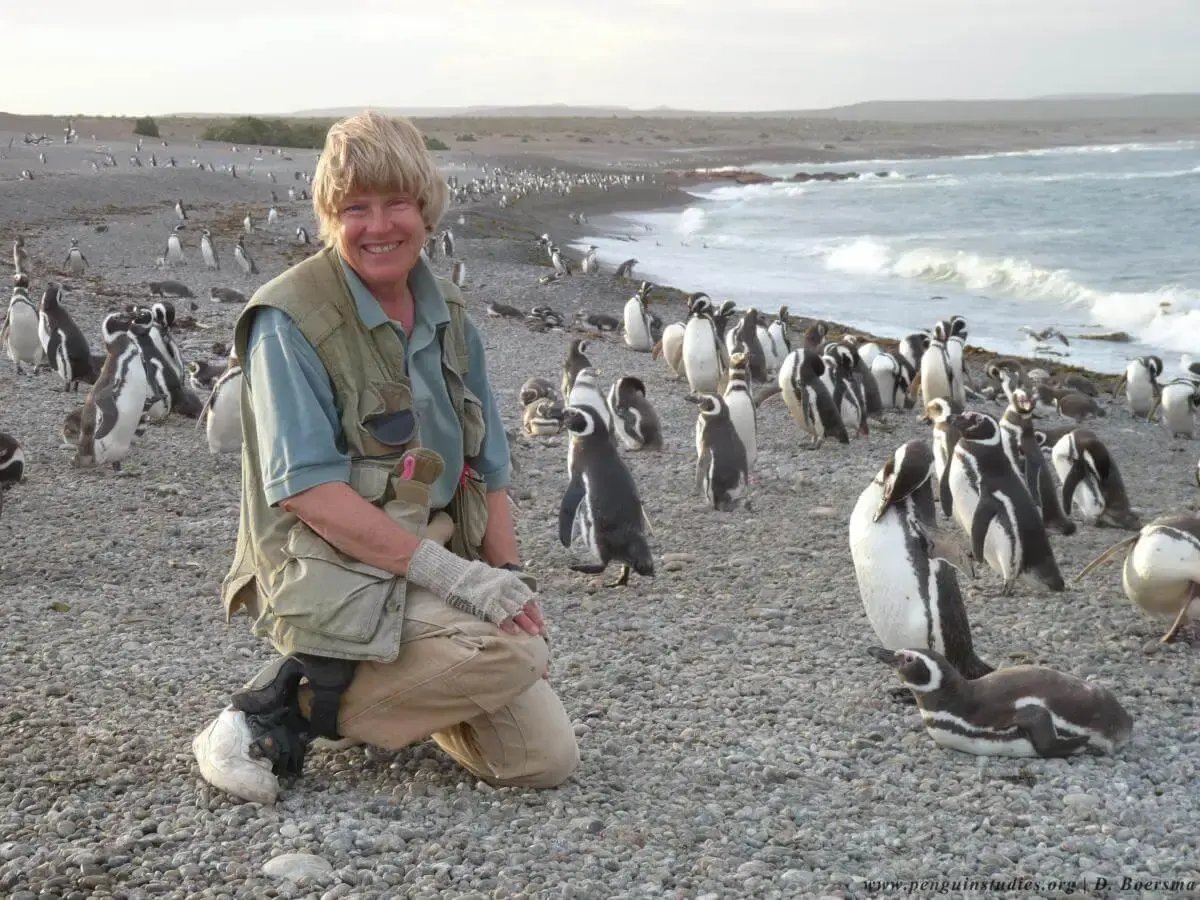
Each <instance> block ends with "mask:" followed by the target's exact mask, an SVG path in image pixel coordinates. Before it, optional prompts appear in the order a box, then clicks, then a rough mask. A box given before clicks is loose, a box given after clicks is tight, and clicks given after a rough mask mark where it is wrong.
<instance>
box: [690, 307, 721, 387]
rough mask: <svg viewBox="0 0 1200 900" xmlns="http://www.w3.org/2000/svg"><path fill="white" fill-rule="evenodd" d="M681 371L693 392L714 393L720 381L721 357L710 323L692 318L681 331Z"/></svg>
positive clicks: (702, 319)
mask: <svg viewBox="0 0 1200 900" xmlns="http://www.w3.org/2000/svg"><path fill="white" fill-rule="evenodd" d="M683 371H684V374H686V376H687V380H688V387H689V388H691V390H692V392H693V393H696V392H704V393H708V394H715V393H717V392H718V390H719V386H720V382H721V357H720V355H719V354H718V350H717V338H716V333H715V332H714V330H713V326H712V323H711V322H709V321H708V320H707V319H704V318H699V317H698V318H693V319H692V320H691V321H690V322H688V323H687V327H686V328H685V329H684V333H683Z"/></svg>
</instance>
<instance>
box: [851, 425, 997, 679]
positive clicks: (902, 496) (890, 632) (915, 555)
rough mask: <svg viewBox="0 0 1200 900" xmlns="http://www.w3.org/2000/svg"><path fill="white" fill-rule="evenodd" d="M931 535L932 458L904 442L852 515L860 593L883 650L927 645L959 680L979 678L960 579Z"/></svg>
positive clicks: (922, 447)
mask: <svg viewBox="0 0 1200 900" xmlns="http://www.w3.org/2000/svg"><path fill="white" fill-rule="evenodd" d="M933 534H934V523H933V452H932V450H931V449H930V446H929V444H928V443H927V442H926V441H909V442H908V443H907V444H903V445H902V446H900V447H898V448H897V449H896V451H895V452H894V453H893V454H892V455H891V456H889V457H888V460H887V462H886V463H884V466H883V468H882V469H880V470H879V472H878V474H876V476H875V478H874V479H873V480H872V481H871V483H870V484H869V485H867V488H866V490H864V491H863V492H862V494H860V495H859V498H858V503H857V504H855V506H854V511H853V512H852V513H851V514H850V555H851V557H852V558H853V559H854V573H855V575H856V576H857V578H858V591H859V594H860V595H861V596H862V602H863V608H864V609H865V610H866V613H867V618H868V619H869V620H870V622H871V627H872V628H874V629H875V634H876V636H877V637H878V638H879V640H880V641H882V642H883V645H884V646H885V647H887V648H888V649H890V650H902V649H904V648H905V647H926V648H928V649H930V650H935V651H937V652H938V653H942V654H944V655H945V656H946V657H947V658H948V659H949V660H950V663H951V665H953V666H954V668H955V669H957V670H958V671H959V672H960V673H961V674H962V675H963V677H964V678H978V677H980V676H981V675H986V674H987V673H988V672H990V671H992V667H991V666H989V665H988V664H987V663H985V662H983V660H981V659H980V658H979V657H978V656H976V655H975V649H974V646H973V645H972V643H971V628H970V625H969V624H968V623H967V610H966V606H965V605H964V604H963V598H962V591H961V590H960V588H959V585H958V573H957V571H956V570H955V568H954V566H952V565H951V564H950V563H948V562H947V561H946V560H945V559H943V558H941V557H940V556H939V554H938V552H937V550H936V549H935V547H934V542H933V537H932V536H933Z"/></svg>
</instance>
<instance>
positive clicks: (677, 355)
mask: <svg viewBox="0 0 1200 900" xmlns="http://www.w3.org/2000/svg"><path fill="white" fill-rule="evenodd" d="M686 333H687V326H685V325H684V324H683V323H682V322H672V323H671V324H670V325H668V326H667V327H666V328H664V329H663V333H662V340H661V341H659V342H658V343H657V344H655V345H654V349H653V350H651V351H650V352H651V354H652V355H653V356H654V357H655V358H657V357H658V356H659V355H660V354H661V355H662V358H663V359H665V360H666V361H667V368H669V369H670V370H671V373H672V374H673V375H674V376H675V378H676V379H679V378H683V377H684V376H685V375H686V373H685V372H684V369H683V338H684V335H685V334H686Z"/></svg>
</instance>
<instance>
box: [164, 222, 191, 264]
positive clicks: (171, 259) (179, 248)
mask: <svg viewBox="0 0 1200 900" xmlns="http://www.w3.org/2000/svg"><path fill="white" fill-rule="evenodd" d="M181 228H183V226H182V225H176V226H175V227H174V228H173V229H171V234H170V235H169V236H168V237H167V250H166V252H165V253H164V254H163V258H164V259H166V261H167V262H168V263H171V264H175V263H178V264H179V265H186V264H187V257H185V256H184V255H183V242H182V241H181V240H180V239H179V230H180V229H181Z"/></svg>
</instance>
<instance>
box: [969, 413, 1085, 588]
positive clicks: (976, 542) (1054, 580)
mask: <svg viewBox="0 0 1200 900" xmlns="http://www.w3.org/2000/svg"><path fill="white" fill-rule="evenodd" d="M947 421H948V422H949V424H950V425H952V426H954V427H955V428H957V429H958V431H959V435H960V436H959V440H958V443H957V444H956V445H955V447H954V455H953V456H952V457H951V462H950V476H949V477H950V493H951V496H952V498H953V504H954V517H955V518H956V519H957V520H958V523H959V525H961V526H962V529H963V531H965V532H966V533H967V536H968V537H969V538H970V540H971V553H972V555H973V556H974V558H975V559H976V560H978V561H980V562H986V563H987V564H988V566H989V567H990V568H991V569H992V571H994V572H996V573H997V574H999V575H1000V577H1001V578H1003V579H1004V589H1003V591H1002V593H1003V594H1005V595H1007V594H1009V593H1011V592H1012V589H1013V587H1014V586H1015V585H1016V582H1017V579H1018V578H1019V577H1020V576H1021V575H1022V574H1025V573H1028V574H1030V575H1032V576H1034V577H1035V578H1037V579H1038V580H1039V581H1040V582H1041V583H1042V584H1044V585H1045V586H1046V587H1048V588H1049V589H1050V590H1052V591H1061V590H1063V588H1064V584H1063V577H1062V574H1061V573H1060V572H1059V570H1058V563H1057V562H1056V561H1055V559H1054V551H1053V549H1052V548H1051V547H1050V541H1049V539H1048V538H1047V536H1046V527H1045V526H1044V525H1043V524H1042V516H1041V513H1040V512H1039V511H1038V509H1037V507H1036V506H1035V505H1034V502H1033V498H1032V497H1031V496H1030V495H1029V491H1028V490H1027V489H1026V487H1025V482H1024V481H1023V480H1022V479H1021V478H1019V477H1018V476H1017V473H1016V472H1014V471H1013V468H1012V465H1011V464H1010V463H1009V461H1008V457H1007V456H1006V455H1005V453H1004V448H1003V436H1002V433H1001V431H1000V425H999V423H998V422H997V421H996V420H995V419H993V418H992V417H991V416H988V415H984V414H983V413H978V412H967V413H962V414H957V415H952V416H950V418H949V419H947Z"/></svg>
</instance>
